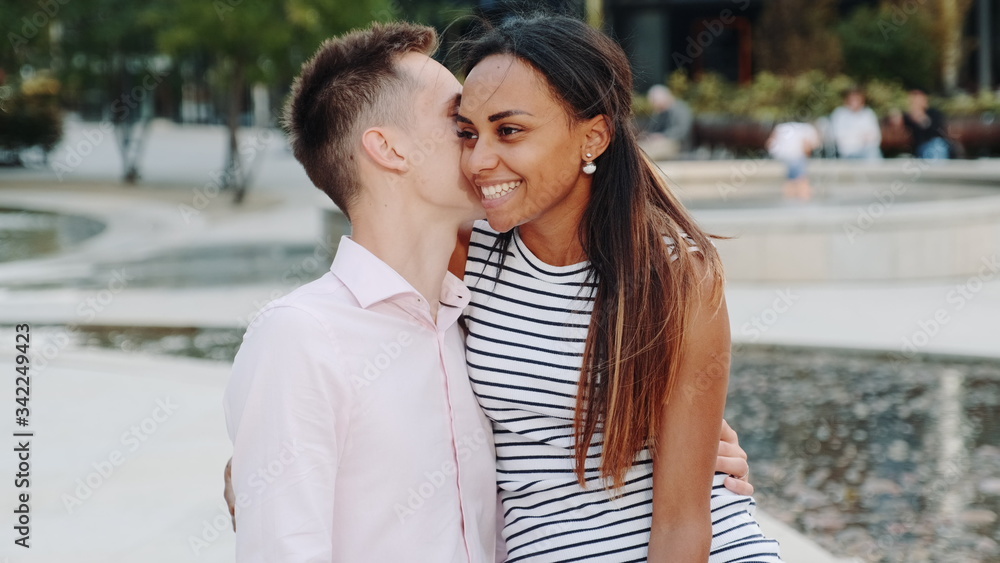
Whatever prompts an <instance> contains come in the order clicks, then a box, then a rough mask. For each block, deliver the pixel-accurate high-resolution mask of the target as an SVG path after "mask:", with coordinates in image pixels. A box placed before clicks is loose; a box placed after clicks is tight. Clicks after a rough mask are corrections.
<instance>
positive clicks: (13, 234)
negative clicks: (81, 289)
mask: <svg viewBox="0 0 1000 563" xmlns="http://www.w3.org/2000/svg"><path fill="white" fill-rule="evenodd" d="M103 230H104V224H103V223H101V222H100V221H95V220H94V219H89V218H87V217H80V216H76V215H62V214H59V213H50V212H46V211H29V210H25V209H11V208H5V207H0V262H9V261H12V260H24V259H27V258H37V257H41V256H46V255H49V254H54V253H56V252H59V251H61V250H65V249H67V248H70V247H72V246H74V245H76V244H79V243H80V242H83V241H85V240H87V239H89V238H90V237H93V236H94V235H97V234H99V233H100V232H101V231H103Z"/></svg>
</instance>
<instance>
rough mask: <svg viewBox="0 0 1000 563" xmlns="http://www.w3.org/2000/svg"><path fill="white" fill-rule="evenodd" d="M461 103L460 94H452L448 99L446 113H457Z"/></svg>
mask: <svg viewBox="0 0 1000 563" xmlns="http://www.w3.org/2000/svg"><path fill="white" fill-rule="evenodd" d="M460 105H462V94H461V93H458V94H455V95H454V96H452V97H451V98H450V99H449V100H448V114H449V115H456V114H458V106H460Z"/></svg>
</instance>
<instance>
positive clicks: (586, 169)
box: [583, 152, 597, 176]
mask: <svg viewBox="0 0 1000 563" xmlns="http://www.w3.org/2000/svg"><path fill="white" fill-rule="evenodd" d="M591 158H594V155H592V154H590V153H589V152H588V153H587V164H584V165H583V173H584V174H587V175H588V176H589V175H590V174H593V173H594V172H597V165H596V164H594V161H592V160H590V159H591Z"/></svg>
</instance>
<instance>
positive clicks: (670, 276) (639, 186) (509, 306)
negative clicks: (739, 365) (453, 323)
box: [457, 16, 781, 563]
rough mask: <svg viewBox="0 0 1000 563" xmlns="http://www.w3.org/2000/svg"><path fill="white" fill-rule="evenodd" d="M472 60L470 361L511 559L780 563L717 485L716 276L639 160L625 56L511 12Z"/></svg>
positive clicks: (747, 502) (706, 245)
mask: <svg viewBox="0 0 1000 563" xmlns="http://www.w3.org/2000/svg"><path fill="white" fill-rule="evenodd" d="M465 61H466V66H465V70H466V72H467V80H466V82H465V85H464V89H463V95H462V101H461V106H460V108H459V112H458V113H459V115H458V117H457V120H458V127H459V136H460V137H461V138H463V140H464V148H463V157H462V166H463V172H464V173H465V174H466V176H467V177H468V178H469V180H470V181H471V182H472V183H473V184H474V185H475V186H477V187H478V189H479V190H480V192H481V198H482V202H483V206H484V207H485V209H486V214H487V217H488V221H489V224H488V225H487V224H486V223H484V222H480V223H477V224H476V227H475V229H474V230H473V232H472V234H471V240H470V242H469V249H468V261H467V265H466V272H465V281H466V283H467V284H468V285H469V286H470V287H471V288H472V301H471V303H470V306H469V308H468V309H467V312H466V314H467V319H466V322H467V326H468V338H467V341H466V344H467V360H468V364H469V372H470V378H471V380H472V384H473V389H474V391H475V393H476V395H477V398H478V399H479V402H480V405H481V406H482V408H483V410H484V411H485V412H486V414H487V416H488V417H489V418H490V419H491V421H492V425H493V429H494V435H495V436H494V437H495V442H496V453H497V480H498V483H499V486H500V489H501V490H500V496H501V502H502V509H503V516H504V520H505V521H504V528H503V536H504V539H505V541H506V545H507V559H506V561H508V563H513V562H520V561H537V562H541V561H544V562H555V561H578V560H584V559H585V560H588V561H607V562H615V563H621V562H623V561H636V562H638V561H646V560H647V559H648V560H649V561H670V562H672V563H676V562H689V561H690V562H694V561H698V562H704V561H706V560H708V561H711V562H721V561H747V562H749V561H757V562H773V561H780V560H781V559H780V556H779V554H778V545H777V542H775V541H773V540H770V539H768V538H766V537H764V536H763V534H762V533H761V531H760V529H759V526H758V525H757V522H756V521H755V520H754V519H753V516H752V511H753V507H754V502H753V499H752V498H750V497H746V496H740V495H737V494H735V493H732V492H729V491H728V490H726V489H725V488H724V487H723V482H724V479H725V478H726V476H725V475H724V474H715V475H714V476H713V473H714V471H713V468H714V467H715V462H716V452H717V448H718V440H719V427H720V424H721V418H722V414H723V410H724V407H725V398H726V388H727V382H728V373H729V350H730V335H729V320H728V315H727V312H726V306H725V299H724V296H723V293H722V284H723V272H722V265H721V263H720V260H719V256H718V254H717V252H716V250H715V247H714V246H713V245H712V243H711V241H710V240H709V237H708V236H707V235H706V234H705V233H704V232H703V231H702V230H701V229H700V228H699V227H698V226H697V225H696V224H695V222H694V221H693V220H692V218H691V216H690V215H689V214H688V212H687V211H686V210H685V209H684V207H683V206H682V205H681V203H680V202H679V201H678V200H677V198H676V197H675V196H674V195H673V194H672V193H671V191H670V190H669V189H668V188H667V186H666V185H665V183H664V182H663V180H662V177H661V176H660V175H659V172H658V170H657V169H656V168H655V166H654V165H652V164H651V163H650V162H649V161H648V160H647V159H645V157H644V156H643V154H642V152H641V151H640V150H639V148H638V145H637V142H636V131H635V129H634V126H633V121H632V113H631V103H632V75H631V70H630V68H629V63H628V60H627V58H626V56H625V54H624V53H623V51H622V50H621V48H620V47H619V46H618V45H617V44H616V43H615V42H614V41H612V40H610V39H609V38H608V37H606V36H604V35H603V34H601V33H600V32H598V31H596V30H594V29H592V28H590V27H589V26H587V25H585V24H583V23H582V22H579V21H577V20H574V19H571V18H566V17H553V16H545V17H529V18H525V17H519V18H514V19H510V20H507V21H506V22H505V23H503V24H501V25H499V26H498V27H495V28H492V29H488V30H486V31H485V32H484V34H483V35H482V36H481V37H479V38H478V39H475V40H472V41H471V42H470V43H469V44H468V45H467V49H466V51H465ZM709 491H711V495H709Z"/></svg>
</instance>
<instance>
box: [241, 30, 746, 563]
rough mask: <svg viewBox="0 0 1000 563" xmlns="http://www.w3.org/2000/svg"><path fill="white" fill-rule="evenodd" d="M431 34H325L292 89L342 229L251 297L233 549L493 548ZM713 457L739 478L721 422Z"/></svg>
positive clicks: (311, 557)
mask: <svg viewBox="0 0 1000 563" xmlns="http://www.w3.org/2000/svg"><path fill="white" fill-rule="evenodd" d="M435 46H436V35H435V33H434V31H433V29H431V28H428V27H423V26H417V25H413V24H406V23H392V24H373V25H372V26H371V27H370V28H368V29H365V30H361V31H355V32H352V33H350V34H347V35H344V36H342V37H339V38H335V39H332V40H329V41H327V42H326V43H324V44H323V45H322V46H321V47H320V49H319V51H318V52H317V54H316V55H315V56H314V58H313V59H312V60H311V61H309V62H308V63H306V64H305V65H304V66H303V70H302V74H301V76H300V77H299V78H298V79H297V81H296V83H295V85H294V86H293V89H292V94H291V97H290V102H289V104H288V106H287V108H286V118H285V121H286V127H287V129H288V130H289V132H290V135H291V143H292V147H293V150H294V152H295V156H296V158H297V159H298V160H299V161H300V162H301V163H302V164H303V166H304V167H305V169H306V172H307V173H308V174H309V177H310V179H311V180H312V181H313V183H315V184H316V185H317V187H319V188H320V189H322V190H323V191H324V192H326V193H327V195H329V196H330V197H331V199H332V200H333V201H334V202H335V203H336V204H337V205H338V206H339V207H340V208H341V209H342V210H343V211H344V213H345V214H346V215H347V216H348V217H349V219H350V220H351V222H352V227H353V235H352V236H351V237H344V238H343V239H342V240H341V242H340V246H339V248H338V250H337V253H336V256H335V258H334V262H333V265H332V266H331V268H330V272H329V273H327V274H326V275H324V276H323V277H321V278H320V279H318V280H316V281H314V282H311V283H308V284H306V285H304V286H302V287H301V288H299V289H297V290H295V291H294V292H292V293H291V294H289V295H287V296H285V297H283V298H280V299H278V300H277V301H275V302H273V303H271V304H269V305H267V306H266V307H265V308H264V309H263V310H262V311H261V312H260V313H259V314H258V316H257V318H256V319H255V320H254V321H253V323H251V325H250V327H249V328H248V329H247V334H246V336H245V337H244V342H243V345H242V347H241V348H240V351H239V353H238V355H237V357H236V359H235V361H234V364H233V372H232V377H231V380H230V382H229V385H228V387H227V389H226V393H225V401H224V402H225V409H226V420H227V425H228V428H229V432H230V437H231V438H232V441H233V445H234V453H233V459H232V460H231V463H230V465H227V471H226V473H227V492H226V498H227V501H228V502H229V505H230V510H231V511H233V513H234V518H235V520H234V525H235V528H236V550H237V561H239V562H240V563H244V562H262V563H263V562H268V563H276V562H283V561H287V562H296V563H302V562H330V561H345V562H353V561H365V562H376V563H379V562H386V563H389V562H392V563H395V562H399V561H420V562H424V561H427V562H434V563H439V562H440V563H448V562H469V563H478V562H484V561H494V559H495V558H496V557H497V553H503V549H502V548H503V546H502V545H499V546H498V545H497V542H496V538H497V532H498V529H497V525H496V510H497V489H496V467H495V457H494V449H493V448H494V446H493V438H492V431H491V428H490V427H489V423H488V421H487V419H486V418H485V416H484V415H483V412H482V410H481V409H480V407H479V405H478V404H477V401H476V399H475V397H474V395H473V393H472V388H471V386H470V383H469V379H468V371H467V366H466V362H465V355H464V354H465V349H464V345H463V336H462V333H461V330H460V329H459V326H458V324H457V322H456V321H457V319H458V317H459V315H460V314H461V312H462V310H463V309H464V308H465V306H466V305H467V304H468V303H469V296H470V292H469V289H468V288H467V287H466V286H465V285H464V284H463V283H462V282H461V281H460V280H458V279H457V278H456V277H455V276H453V275H452V274H449V273H448V272H447V269H448V265H449V259H450V257H451V256H452V251H453V249H455V247H456V240H458V233H459V229H460V226H462V225H463V224H470V223H471V222H472V221H473V220H474V219H478V218H482V217H483V215H484V212H483V209H482V207H481V204H480V202H479V197H478V194H477V193H476V192H475V191H474V188H473V186H472V185H471V184H470V183H469V182H468V181H467V180H466V179H465V177H464V176H463V175H462V173H461V169H460V166H459V159H460V155H461V145H460V139H459V137H458V136H457V135H456V132H457V131H456V124H455V118H454V116H455V113H456V110H457V107H458V104H459V102H460V92H461V86H460V85H459V83H458V81H457V80H456V79H455V78H454V76H452V75H451V74H450V73H449V72H448V71H447V70H446V69H445V68H444V67H443V66H441V65H440V64H439V63H437V62H435V61H434V60H433V59H431V58H430V57H429V56H428V55H430V54H431V53H433V51H434V48H435ZM463 264H464V263H463ZM717 469H718V470H719V471H722V472H724V473H729V474H730V475H734V476H741V477H740V479H742V480H733V479H728V480H727V484H726V486H727V487H730V488H733V489H734V490H737V489H738V490H739V492H743V493H745V494H749V492H752V487H751V486H750V485H749V483H748V482H746V476H747V474H748V473H749V466H748V465H747V463H746V454H745V452H743V450H742V449H740V448H739V445H738V443H737V438H736V435H735V433H734V432H733V431H732V429H730V428H729V427H728V426H727V425H725V424H724V425H723V428H722V441H721V442H720V446H719V457H718V461H717ZM230 472H231V473H230ZM748 491H749V492H748Z"/></svg>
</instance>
